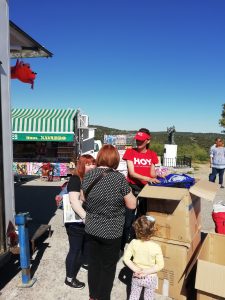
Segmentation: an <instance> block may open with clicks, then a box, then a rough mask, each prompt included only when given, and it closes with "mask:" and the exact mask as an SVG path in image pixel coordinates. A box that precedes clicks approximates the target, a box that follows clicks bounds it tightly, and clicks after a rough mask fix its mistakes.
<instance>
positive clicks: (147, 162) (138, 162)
mask: <svg viewBox="0 0 225 300" xmlns="http://www.w3.org/2000/svg"><path fill="white" fill-rule="evenodd" d="M151 161H152V160H151V159H145V158H141V159H140V158H134V165H142V166H146V165H148V166H151Z"/></svg>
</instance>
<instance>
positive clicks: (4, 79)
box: [0, 0, 15, 249]
mask: <svg viewBox="0 0 225 300" xmlns="http://www.w3.org/2000/svg"><path fill="white" fill-rule="evenodd" d="M0 41H1V43H0V61H1V65H0V122H1V124H0V136H1V138H0V139H1V141H0V160H1V162H0V173H1V176H0V202H1V203H0V210H1V212H0V215H1V220H0V223H1V224H0V226H1V235H3V237H2V238H1V240H2V241H4V242H5V244H4V245H2V244H1V247H4V249H6V248H7V245H6V235H7V228H8V226H9V224H10V223H13V224H14V212H15V207H14V182H13V172H12V164H13V158H12V157H13V154H12V139H11V136H12V130H11V102H10V64H9V61H10V41H9V7H8V1H7V0H0Z"/></svg>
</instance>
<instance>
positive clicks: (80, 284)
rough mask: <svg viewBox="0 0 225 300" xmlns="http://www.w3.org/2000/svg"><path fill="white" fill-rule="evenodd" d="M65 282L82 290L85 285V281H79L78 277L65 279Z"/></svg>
mask: <svg viewBox="0 0 225 300" xmlns="http://www.w3.org/2000/svg"><path fill="white" fill-rule="evenodd" d="M65 284H66V285H68V286H70V287H72V288H74V289H76V290H82V289H83V288H84V287H85V283H84V282H81V281H79V280H78V279H76V278H75V279H73V280H72V281H71V282H70V281H68V280H67V279H65Z"/></svg>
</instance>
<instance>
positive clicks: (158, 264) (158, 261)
mask: <svg viewBox="0 0 225 300" xmlns="http://www.w3.org/2000/svg"><path fill="white" fill-rule="evenodd" d="M157 248H158V250H157V253H156V255H155V265H154V266H152V267H150V268H148V269H142V270H141V271H140V272H137V274H135V275H136V277H139V278H142V277H145V276H146V275H150V274H153V273H157V272H159V271H161V270H162V269H163V268H164V258H163V254H162V250H161V248H160V247H157Z"/></svg>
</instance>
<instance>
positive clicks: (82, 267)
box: [80, 265, 88, 272]
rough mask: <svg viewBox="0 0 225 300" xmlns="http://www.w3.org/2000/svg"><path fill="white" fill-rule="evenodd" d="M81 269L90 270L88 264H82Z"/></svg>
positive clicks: (83, 270)
mask: <svg viewBox="0 0 225 300" xmlns="http://www.w3.org/2000/svg"><path fill="white" fill-rule="evenodd" d="M80 270H81V271H82V272H87V271H88V265H82V266H81V267H80Z"/></svg>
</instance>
